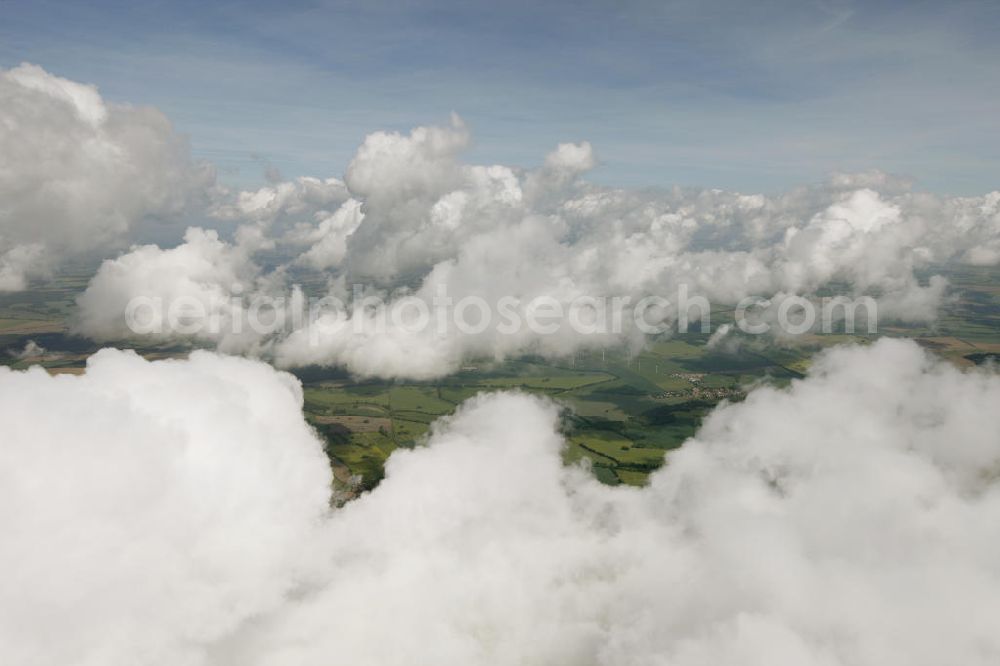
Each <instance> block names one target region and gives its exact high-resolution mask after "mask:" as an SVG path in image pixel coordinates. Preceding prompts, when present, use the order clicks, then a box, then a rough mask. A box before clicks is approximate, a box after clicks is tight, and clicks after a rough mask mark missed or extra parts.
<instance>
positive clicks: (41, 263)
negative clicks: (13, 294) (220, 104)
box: [0, 64, 214, 291]
mask: <svg viewBox="0 0 1000 666" xmlns="http://www.w3.org/2000/svg"><path fill="white" fill-rule="evenodd" d="M0 154H2V155H3V165H2V166H0V291H9V290H20V289H23V288H24V287H25V285H26V281H27V279H28V278H29V277H30V276H32V275H43V274H45V273H46V272H47V271H48V270H49V269H51V267H52V266H53V264H54V262H56V261H58V260H60V259H63V258H65V257H67V256H73V255H77V254H80V253H85V252H89V251H94V250H98V249H103V250H104V251H106V246H108V245H112V246H114V245H118V244H120V243H121V241H122V240H123V239H124V237H125V234H126V233H127V232H128V230H129V229H130V228H132V227H133V226H134V225H135V224H136V223H137V222H138V221H139V220H141V219H142V218H144V217H147V216H156V217H163V216H170V215H174V214H177V213H179V212H180V211H182V210H183V209H184V208H185V207H187V206H188V205H190V204H192V203H194V202H196V201H200V200H201V199H203V198H204V196H205V195H206V192H207V191H208V189H210V188H211V186H212V184H213V181H214V175H213V172H212V170H211V169H210V168H208V167H206V166H199V165H194V164H192V162H191V160H190V156H189V152H188V147H187V144H186V143H185V141H183V140H182V139H181V138H180V137H179V136H178V135H176V134H175V133H174V131H173V129H172V128H171V126H170V122H169V121H168V120H167V118H166V117H165V116H164V115H163V114H161V113H160V112H158V111H156V110H155V109H151V108H137V107H130V106H121V105H115V104H108V103H107V102H105V101H104V100H103V99H102V98H101V96H100V95H99V94H98V92H97V90H96V89H95V88H94V87H93V86H88V85H83V84H80V83H76V82H74V81H68V80H66V79H62V78H59V77H57V76H53V75H52V74H49V73H48V72H46V71H44V70H43V69H41V68H40V67H37V66H35V65H28V64H25V65H21V66H20V67H15V68H14V69H10V70H0Z"/></svg>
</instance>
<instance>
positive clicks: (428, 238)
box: [78, 117, 1000, 378]
mask: <svg viewBox="0 0 1000 666" xmlns="http://www.w3.org/2000/svg"><path fill="white" fill-rule="evenodd" d="M468 141H469V133H468V130H467V129H466V127H465V126H464V124H463V123H462V122H461V120H460V119H458V118H457V117H456V118H453V120H452V124H451V125H450V126H447V127H420V128H417V129H414V130H413V131H412V132H411V133H410V134H409V135H402V134H399V133H387V132H377V133H375V134H372V135H370V136H369V137H368V138H367V139H366V140H365V141H364V143H363V144H362V146H361V147H360V148H359V150H358V152H357V155H356V156H355V157H354V159H353V160H352V161H351V163H350V164H349V165H348V167H347V174H346V178H345V181H344V182H340V181H338V180H335V179H328V180H325V181H321V180H318V179H300V180H299V181H296V182H290V183H280V184H275V185H270V186H267V187H265V188H262V189H261V190H259V191H256V192H244V193H241V194H239V195H238V196H237V197H236V199H235V203H232V204H229V205H227V206H221V207H217V208H216V209H215V214H216V215H217V216H220V217H224V218H226V219H228V220H242V221H243V222H244V223H245V226H244V228H243V234H242V236H241V237H240V239H239V240H238V242H237V243H236V244H235V245H228V244H226V243H224V242H223V241H218V242H217V243H214V242H213V244H206V243H204V242H201V241H200V240H197V239H201V238H203V232H191V233H192V234H193V235H191V236H189V239H190V238H193V239H196V242H195V241H192V240H188V241H186V242H185V244H184V245H182V246H181V247H180V248H175V249H167V250H161V249H158V248H155V247H144V248H141V249H137V250H136V251H135V253H136V256H135V257H134V260H133V259H130V258H129V256H125V257H121V258H119V259H117V260H114V261H111V262H108V263H107V264H105V266H104V267H102V268H101V270H100V272H99V273H98V275H97V277H95V279H94V280H93V282H92V283H91V285H90V287H89V289H88V290H87V293H86V294H85V295H84V296H83V298H82V299H81V300H80V306H81V317H80V324H79V327H78V328H79V330H80V331H81V332H82V333H84V334H87V335H90V336H92V337H95V338H97V339H101V340H115V339H120V338H123V337H128V336H130V335H131V334H133V333H135V331H134V330H133V329H130V328H129V327H127V326H126V321H125V319H124V317H123V316H122V315H123V313H124V312H125V311H126V309H127V307H128V304H129V303H130V302H133V301H134V300H135V299H137V298H139V299H142V298H154V299H158V302H160V303H162V304H163V306H162V307H163V308H164V309H166V308H168V307H169V305H170V303H172V302H174V301H176V299H177V295H178V294H180V293H187V291H188V290H186V288H184V287H183V285H184V284H187V283H190V282H191V278H192V276H194V275H197V276H199V277H198V278H197V280H196V282H197V284H198V287H197V290H198V291H199V292H200V293H201V295H196V296H195V299H196V300H197V301H198V302H199V303H203V302H204V303H206V304H205V306H204V307H201V309H202V310H204V311H206V312H208V313H211V314H212V316H214V315H215V314H216V313H217V312H218V310H219V307H220V306H218V305H216V304H212V303H207V302H206V298H204V294H207V293H211V294H213V299H215V301H213V303H215V302H216V301H218V302H225V303H227V305H225V306H224V309H226V310H227V311H226V312H225V313H224V316H223V318H224V319H225V320H226V321H235V320H239V319H246V317H247V312H246V310H248V309H250V308H252V307H254V305H255V304H259V303H261V302H263V301H264V300H269V299H272V298H273V297H275V296H280V295H281V293H280V292H281V289H282V288H284V289H285V290H286V292H287V293H291V292H288V290H287V287H283V285H282V282H281V281H282V280H283V278H284V267H282V268H279V270H277V271H275V272H273V273H271V274H264V273H261V271H260V270H259V269H258V268H256V266H255V265H254V264H253V252H252V251H247V249H248V248H249V249H250V250H252V249H253V248H252V247H249V246H248V245H247V243H246V239H247V238H252V239H256V241H257V242H258V243H261V244H262V246H266V247H271V243H277V244H278V245H279V246H280V247H282V248H285V249H286V251H289V252H296V253H298V257H297V258H296V259H295V260H293V261H292V262H291V264H292V265H294V266H297V267H306V268H311V269H313V270H317V271H320V272H321V273H322V274H323V275H325V276H326V278H327V281H328V283H329V285H330V288H329V292H328V293H329V295H332V296H337V297H339V298H342V299H347V300H350V298H351V297H352V296H353V294H350V293H347V292H348V291H349V288H350V286H351V285H352V284H362V285H363V286H364V290H363V292H362V293H364V294H367V295H372V294H379V295H380V296H382V297H384V299H385V300H387V301H389V302H395V303H397V304H398V303H399V302H400V300H399V299H401V298H402V297H404V296H405V297H406V298H408V299H411V302H414V299H415V302H416V305H418V306H421V307H425V308H426V309H428V310H430V309H432V308H433V306H434V303H435V302H436V301H435V299H436V297H437V296H438V295H439V294H441V293H442V292H447V295H448V297H449V298H450V299H451V302H452V303H457V302H460V301H462V300H463V299H465V298H476V299H484V300H485V301H486V302H487V303H488V304H489V305H490V306H491V307H493V308H494V309H495V310H496V309H497V307H496V306H497V304H498V303H500V302H501V301H502V300H503V299H505V298H507V299H510V301H511V302H512V303H513V305H512V306H511V309H510V311H511V312H513V313H514V314H515V315H516V317H517V319H518V320H519V321H522V322H523V321H524V320H525V319H526V318H527V317H528V316H529V312H528V311H529V310H530V309H531V304H532V303H537V302H539V301H546V302H548V303H549V304H551V303H555V304H556V306H558V307H559V308H560V309H561V310H562V311H563V312H566V311H567V310H569V309H571V308H572V306H573V304H574V303H578V302H580V301H581V300H582V299H590V298H594V299H610V298H613V297H616V296H618V297H627V298H629V299H630V301H631V303H633V304H635V303H637V302H639V301H641V299H643V298H645V297H656V298H658V299H661V300H662V299H664V298H665V299H668V300H669V301H671V303H670V304H667V305H663V306H662V308H661V310H660V311H659V313H658V316H659V317H660V319H661V321H665V322H676V321H677V320H678V318H679V317H680V316H682V315H683V314H689V313H686V312H683V311H682V309H683V308H682V305H681V304H680V303H679V302H678V300H679V299H678V294H679V293H680V292H682V291H684V292H685V293H687V295H688V296H690V297H692V298H694V297H700V298H707V299H708V300H710V301H711V302H713V303H716V304H721V305H727V306H733V305H736V304H738V303H739V302H740V301H742V300H744V299H746V298H748V297H758V296H759V297H764V298H768V299H771V300H772V301H773V302H776V303H780V302H782V301H783V300H785V299H788V298H790V297H793V296H795V297H797V296H807V297H811V296H814V295H816V294H817V293H820V292H822V291H823V290H824V289H827V290H828V289H829V288H831V286H834V285H835V286H836V287H837V289H838V290H840V292H841V293H843V294H844V295H846V296H850V297H860V296H866V297H871V298H873V299H875V300H877V306H878V315H879V316H880V317H881V318H882V319H883V320H904V321H930V320H933V319H934V317H935V316H936V314H937V311H938V307H939V305H940V304H941V302H942V299H943V298H944V297H945V295H946V291H947V283H946V281H945V280H944V279H943V278H941V277H938V276H934V277H931V278H930V280H929V281H928V280H921V279H918V277H917V275H918V271H919V270H920V269H922V268H927V267H931V266H934V265H935V264H940V263H946V262H964V263H970V264H992V263H996V262H997V261H998V260H1000V193H997V192H994V193H991V194H988V195H985V196H982V197H974V198H949V197H941V196H935V195H930V194H926V193H920V192H914V191H912V190H911V188H910V185H909V184H908V183H906V182H905V181H901V180H899V179H896V178H892V177H890V176H887V175H885V174H880V173H864V174H856V175H843V174H838V175H834V176H833V177H831V179H830V180H829V181H828V182H827V183H824V184H822V185H816V186H812V187H804V188H799V189H795V190H792V191H789V192H787V193H784V194H780V195H776V196H763V195H744V194H739V193H732V192H724V191H719V190H680V189H675V190H670V191H630V190H623V189H615V188H607V187H602V186H598V185H594V184H592V183H588V182H587V181H585V180H583V179H582V174H584V173H585V172H586V170H587V169H589V168H591V167H593V166H594V164H595V163H596V160H597V158H596V157H595V154H594V151H593V149H592V147H591V146H590V145H589V144H588V143H585V142H584V143H579V144H560V145H558V146H557V147H556V148H555V150H554V151H553V152H552V153H550V154H549V155H548V156H547V157H546V158H545V160H544V162H543V164H542V165H541V166H540V167H539V168H537V169H534V170H524V169H519V168H513V167H507V166H502V165H492V166H481V165H469V164H464V163H462V162H461V161H460V160H459V157H460V152H461V150H462V149H464V148H465V146H466V145H467V144H468ZM219 243H222V245H219ZM140 254H141V257H140V256H139V255H140ZM160 255H163V256H162V259H160V258H159V256H160ZM182 259H183V261H182ZM165 262H170V264H171V266H172V269H171V270H169V271H163V272H161V273H157V274H156V277H155V279H149V278H150V275H149V271H148V269H147V267H148V266H149V265H155V264H157V263H165ZM234 262H235V263H234ZM236 264H239V266H237V265H236ZM212 265H217V269H216V270H206V267H208V266H212ZM234 274H240V275H242V276H243V277H242V279H241V280H240V281H239V284H238V287H237V289H235V290H234V289H233V282H232V277H233V275H234ZM249 283H253V284H257V285H258V286H257V287H256V288H255V289H248V288H247V286H248V284H249ZM260 284H263V285H265V286H266V289H263V288H261V287H260V286H259V285H260ZM401 285H402V286H403V287H404V289H403V290H398V288H399V287H400V286H401ZM268 289H269V290H270V291H267V290H268ZM393 289H397V291H395V292H393V291H392V290H393ZM380 290H381V291H380ZM287 293H286V295H287ZM394 299H395V300H394ZM291 300H292V301H295V302H289V299H287V298H286V299H285V301H284V302H283V303H282V304H281V305H280V306H278V309H279V310H280V311H281V316H282V317H283V318H284V320H285V322H286V324H285V325H283V326H281V327H279V328H280V330H278V331H268V332H265V333H259V334H258V335H257V336H256V337H255V336H254V335H251V334H249V333H248V332H247V330H246V328H247V327H245V326H244V327H242V328H240V330H239V332H238V333H233V332H232V327H228V329H227V327H225V326H223V327H221V328H220V327H214V328H212V330H211V331H208V332H206V329H205V327H203V328H202V329H200V330H198V331H197V333H194V334H192V333H190V332H188V331H187V327H178V326H171V325H163V326H159V327H157V329H156V331H155V332H154V333H146V334H150V335H154V336H156V337H158V338H159V339H163V338H185V337H188V338H192V337H193V338H195V339H199V340H201V341H203V342H204V341H214V342H216V343H217V344H219V345H220V346H221V347H222V348H223V349H227V350H230V351H236V350H239V349H245V350H251V351H254V352H255V353H263V354H265V355H268V356H269V357H270V358H273V359H275V360H276V361H277V362H278V363H280V364H285V365H302V364H312V363H320V364H334V365H342V366H345V367H347V368H348V369H350V370H351V371H352V372H354V373H356V374H359V375H380V376H386V377H397V376H403V377H416V378H426V377H435V376H440V375H443V374H447V373H449V372H452V371H454V370H455V369H456V368H458V367H459V366H460V365H461V363H462V362H463V360H464V359H467V358H469V357H471V356H486V357H494V358H503V357H505V356H509V355H516V354H522V353H525V352H532V353H540V354H544V355H550V356H561V355H566V354H569V353H571V352H573V351H574V350H576V349H580V348H585V347H598V346H606V345H613V344H621V343H629V344H639V343H641V339H642V337H643V333H642V331H641V330H639V329H638V328H637V327H636V326H633V325H630V324H629V323H628V322H626V326H625V327H624V328H623V329H622V330H620V331H614V332H608V333H607V334H601V335H580V334H578V331H576V330H574V329H572V328H571V327H570V326H568V325H567V324H566V323H565V322H564V324H563V325H562V326H561V327H559V328H558V329H557V330H556V331H555V332H554V333H553V334H551V335H539V334H538V333H537V331H535V330H531V329H530V328H528V327H524V326H521V327H519V328H518V329H517V330H516V331H515V332H513V333H500V332H498V330H497V323H498V319H497V318H494V319H493V321H492V322H491V325H488V326H486V327H485V328H484V329H483V330H476V331H474V332H469V330H456V328H455V327H451V328H448V329H447V330H443V331H442V330H440V329H439V328H434V327H425V328H424V329H422V330H415V327H413V326H408V325H407V324H409V323H412V322H408V321H402V323H400V322H396V323H392V322H390V324H389V325H388V326H384V327H381V328H379V329H378V330H376V327H375V326H374V323H373V322H372V321H369V319H368V316H367V315H366V314H364V313H357V312H355V313H354V314H350V313H348V314H347V315H344V316H343V317H341V318H338V317H337V316H332V315H329V314H327V313H324V312H319V311H311V310H310V311H301V310H298V309H297V308H301V307H304V305H305V304H304V302H303V301H302V300H301V298H298V297H294V298H292V299H291ZM199 307H200V306H199ZM494 314H496V312H494ZM411 315H412V308H411ZM691 316H697V311H695V312H694V313H693V314H692V315H691ZM404 319H405V318H404ZM626 319H628V317H627V318H626ZM158 321H166V319H165V318H164V317H160V319H159V320H158ZM293 321H294V323H292V324H287V322H293ZM817 321H818V320H817ZM181 328H184V329H185V330H181Z"/></svg>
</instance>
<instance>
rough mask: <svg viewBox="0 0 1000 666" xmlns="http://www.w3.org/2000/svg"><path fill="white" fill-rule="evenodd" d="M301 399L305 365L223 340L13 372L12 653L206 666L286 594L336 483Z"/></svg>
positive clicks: (0, 610)
mask: <svg viewBox="0 0 1000 666" xmlns="http://www.w3.org/2000/svg"><path fill="white" fill-rule="evenodd" d="M301 405H302V391H301V388H300V386H299V385H298V382H297V381H296V380H295V379H294V378H292V377H291V376H289V375H284V374H280V373H276V372H275V371H274V370H272V369H271V368H269V367H267V366H265V365H262V364H260V363H256V362H252V361H248V360H245V359H240V358H236V357H220V356H216V355H213V354H209V353H195V354H193V355H192V356H191V358H190V359H189V360H185V361H159V362H155V363H150V362H148V361H145V360H143V359H141V358H140V357H138V356H137V355H135V354H134V353H131V352H119V351H116V350H111V349H108V350H104V351H101V352H99V353H98V354H96V355H94V356H93V357H91V358H90V360H89V362H88V364H87V371H86V374H85V375H83V376H70V375H62V376H56V377H52V376H49V375H48V374H47V373H46V372H45V371H44V370H42V369H41V368H40V367H35V368H32V369H31V370H28V371H26V372H11V371H9V370H8V369H7V368H0V419H2V421H3V423H4V426H3V446H2V447H0V527H2V529H3V532H4V535H5V536H4V540H3V545H2V546H0V566H2V567H3V570H4V578H5V581H6V582H5V590H4V595H3V599H4V600H3V601H2V602H0V655H2V660H3V662H4V663H9V664H25V665H28V664H31V665H34V666H42V665H47V664H51V665H53V666H54V665H56V664H63V665H65V664H79V665H83V664H87V665H91V664H93V665H97V664H126V663H128V664H164V665H166V664H175V665H178V664H205V663H208V662H207V661H206V653H205V648H206V646H208V645H211V644H212V643H213V642H215V641H217V640H220V639H222V638H223V637H225V636H228V635H229V634H231V633H232V632H233V631H235V630H237V629H238V628H239V627H240V626H241V625H242V624H243V623H244V622H246V621H248V620H249V619H250V618H252V617H254V616H255V615H257V614H259V613H261V612H266V611H267V610H269V609H275V608H278V607H280V606H281V605H282V604H284V603H285V602H286V600H285V597H286V595H287V594H288V593H289V591H290V590H291V589H292V588H293V587H294V586H295V584H296V581H297V576H298V571H299V570H300V568H301V563H302V548H303V545H304V544H306V543H309V542H310V541H311V540H313V539H314V538H315V535H314V530H315V528H316V526H317V524H318V521H319V520H320V518H321V517H322V516H323V515H324V514H325V512H326V510H327V506H328V499H329V491H330V469H329V465H328V462H327V460H326V457H325V456H324V454H323V452H322V449H321V446H320V444H319V442H318V441H317V440H316V438H315V435H314V433H313V432H312V431H311V430H310V428H309V427H308V426H307V425H306V423H305V422H304V421H303V419H302V415H301ZM54 412H58V414H55V413H54Z"/></svg>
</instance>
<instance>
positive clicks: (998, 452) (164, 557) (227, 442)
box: [0, 340, 1000, 666]
mask: <svg viewBox="0 0 1000 666" xmlns="http://www.w3.org/2000/svg"><path fill="white" fill-rule="evenodd" d="M300 401H301V395H300V392H299V390H298V388H297V386H296V385H295V383H294V380H292V379H291V378H290V377H288V376H287V375H283V374H280V373H277V372H275V371H274V370H272V369H270V368H268V367H267V366H264V365H262V364H259V363H256V362H252V361H247V360H241V359H237V358H224V357H218V356H215V355H212V354H208V353H204V352H202V353H197V354H195V355H193V356H192V358H191V359H190V360H188V361H166V362H155V363H149V362H146V361H143V360H141V359H139V358H138V357H136V356H134V355H132V354H128V353H122V352H115V351H110V350H108V351H104V352H101V353H100V354H98V355H97V356H96V357H94V358H93V359H92V360H91V362H90V365H89V367H88V371H87V374H86V375H84V376H82V377H65V376H64V377H56V378H53V377H49V376H48V375H46V374H45V373H43V372H42V371H41V370H30V371H27V372H21V373H14V372H9V371H4V370H0V416H2V417H3V419H4V422H5V423H7V424H8V426H7V431H6V434H7V436H6V437H5V442H4V447H3V450H4V455H3V457H2V458H0V475H2V478H3V481H4V482H3V483H2V484H0V500H2V501H0V507H3V509H2V517H0V524H2V525H3V526H4V528H5V533H6V534H7V537H8V538H7V539H5V541H4V544H5V545H4V547H3V548H2V549H0V563H2V564H3V567H4V571H5V574H6V577H7V578H6V580H7V581H8V594H6V595H5V596H4V601H3V602H0V616H2V622H0V645H2V646H3V652H4V654H5V657H7V659H8V660H9V661H11V662H12V663H19V664H35V665H48V664H52V665H53V666H54V665H56V664H58V665H60V666H61V665H64V664H106V663H128V664H137V665H160V664H163V665H166V664H171V665H177V664H197V665H207V664H212V665H213V666H220V665H229V664H231V665H233V666H235V665H237V664H239V665H241V666H253V665H257V664H260V665H268V666H276V665H279V664H302V665H303V666H309V665H311V664H316V665H318V664H327V663H329V662H330V659H331V658H335V659H336V660H338V661H344V662H351V663H362V664H379V665H385V666H389V665H394V664H398V665H404V664H414V663H420V664H424V663H428V664H429V663H433V664H441V665H443V666H447V665H452V664H454V665H456V666H458V665H461V666H478V665H483V666H486V665H504V664H552V663H559V664H575V665H576V664H578V665H580V666H587V665H589V666H612V665H614V666H624V665H639V664H654V663H669V664H677V665H678V666H695V665H707V664H712V665H718V664H733V665H736V664H748V663H751V664H756V663H760V664H774V663H787V664H796V665H797V666H812V665H815V666H835V665H838V664H845V665H846V664H854V665H860V666H869V665H870V666H895V665H897V664H898V665H899V666H904V665H905V666H923V665H926V666H937V665H938V664H942V663H961V664H964V665H967V666H978V665H983V666H986V665H991V664H995V663H996V661H997V659H998V658H1000V634H998V633H997V632H996V627H995V621H994V618H996V617H997V616H998V615H1000V564H998V563H1000V534H998V532H997V525H998V524H1000V494H998V492H997V485H996V482H995V481H996V470H997V465H998V463H1000V447H998V442H1000V415H998V412H997V410H996V409H995V406H996V404H998V401H1000V378H998V377H997V375H996V374H990V373H988V372H983V371H973V372H967V373H963V372H961V371H959V370H957V369H955V368H953V367H951V366H949V365H946V364H941V363H939V362H936V361H933V360H931V359H930V358H929V357H928V356H926V355H925V353H924V352H923V351H921V350H920V349H919V348H918V347H917V346H916V345H915V344H913V343H910V342H902V341H894V340H882V341H880V342H878V343H876V344H875V345H873V346H871V347H868V348H864V347H854V348H842V349H836V350H833V351H831V352H829V353H827V354H826V355H824V356H822V357H821V358H820V359H819V360H818V361H817V363H816V364H815V366H814V368H813V370H812V372H811V375H810V376H809V377H808V378H807V379H805V380H803V381H797V382H794V383H793V384H792V386H791V387H789V388H787V389H773V388H759V389H757V390H755V391H753V392H752V393H751V394H750V395H749V396H748V398H747V400H746V401H745V402H743V403H741V404H736V405H729V406H724V407H721V408H719V409H718V410H716V412H715V413H714V414H712V415H711V417H710V418H709V419H708V421H707V422H706V424H705V426H704V427H703V428H702V429H701V431H700V432H699V433H698V435H697V436H696V438H695V439H693V440H691V441H689V442H687V443H686V444H685V445H684V447H683V448H682V449H680V450H679V451H676V452H674V453H671V454H670V460H669V464H668V465H666V466H665V467H664V468H663V469H661V470H660V471H659V472H657V473H655V474H654V475H653V476H652V477H651V478H650V482H649V485H648V486H647V487H644V488H627V487H608V486H604V485H601V484H600V483H598V482H597V481H596V480H594V479H593V478H592V477H591V476H590V475H589V474H588V473H587V472H586V470H584V469H581V468H575V467H570V468H567V467H564V466H563V465H562V462H561V459H560V449H561V447H562V445H563V441H562V437H561V435H560V434H559V417H558V410H557V408H556V406H555V405H553V404H551V403H549V402H546V401H542V400H540V399H538V398H533V397H528V396H525V395H519V394H494V395H481V396H479V397H477V398H475V399H473V400H472V401H471V402H469V403H467V404H466V405H465V406H464V407H462V408H461V409H460V410H459V411H458V413H457V414H456V415H454V416H453V417H451V418H449V419H446V420H445V421H443V422H439V423H438V424H437V425H436V426H435V427H434V430H433V433H432V435H431V437H430V439H429V441H428V443H427V444H428V445H427V446H426V447H420V448H417V449H415V450H400V451H397V452H396V453H394V454H393V455H392V457H391V458H390V460H389V462H388V465H387V468H386V478H385V480H384V481H383V483H382V484H381V485H380V486H378V487H377V488H376V489H375V490H374V491H371V492H370V493H368V494H366V495H364V496H362V497H361V498H360V499H358V500H356V501H354V502H351V503H349V504H347V505H346V506H344V507H343V508H341V509H339V510H335V511H333V513H331V514H329V515H326V513H327V511H326V506H327V504H326V500H327V497H328V491H329V485H328V484H329V478H330V477H329V468H328V466H327V462H326V461H325V460H324V459H323V456H322V454H321V452H320V450H319V445H318V443H317V442H316V440H315V439H314V437H313V435H312V434H311V433H310V432H309V430H308V428H307V427H306V425H305V424H304V422H303V421H302V417H301V413H300ZM54 404H58V405H60V409H63V410H64V411H65V414H64V417H63V418H59V419H53V418H51V413H50V412H51V408H52V405H54ZM325 515H326V517H324V516H325ZM331 655H332V656H333V657H331Z"/></svg>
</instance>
